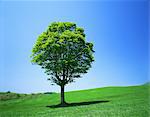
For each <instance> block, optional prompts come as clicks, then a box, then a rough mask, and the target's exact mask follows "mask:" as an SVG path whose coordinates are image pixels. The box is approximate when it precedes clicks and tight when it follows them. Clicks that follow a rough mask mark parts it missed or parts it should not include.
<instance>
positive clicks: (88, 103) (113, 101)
mask: <svg viewBox="0 0 150 117" xmlns="http://www.w3.org/2000/svg"><path fill="white" fill-rule="evenodd" d="M149 88H150V84H145V85H141V86H129V87H104V88H96V89H90V90H80V91H72V92H66V93H65V98H66V101H67V102H68V103H70V105H69V106H68V107H57V106H54V105H57V104H59V101H60V100H59V94H57V93H53V94H28V95H25V94H15V93H9V92H8V93H0V117H150V115H149V113H148V112H149V110H150V102H149V100H150V98H149V96H148V93H149V92H150V90H149Z"/></svg>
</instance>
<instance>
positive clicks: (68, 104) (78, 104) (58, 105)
mask: <svg viewBox="0 0 150 117" xmlns="http://www.w3.org/2000/svg"><path fill="white" fill-rule="evenodd" d="M106 102H110V101H108V100H101V101H89V102H77V103H66V104H65V105H61V104H57V105H50V106H46V107H49V108H61V107H72V106H83V105H91V104H97V103H106Z"/></svg>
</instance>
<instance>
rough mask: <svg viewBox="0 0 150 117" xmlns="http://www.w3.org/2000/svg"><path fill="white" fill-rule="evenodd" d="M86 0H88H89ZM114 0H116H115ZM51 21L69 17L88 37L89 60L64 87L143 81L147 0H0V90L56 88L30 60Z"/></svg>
mask: <svg viewBox="0 0 150 117" xmlns="http://www.w3.org/2000/svg"><path fill="white" fill-rule="evenodd" d="M91 1H92V0H91ZM118 1H119V0H118ZM53 21H71V22H75V23H76V24H77V25H78V26H80V27H83V28H84V29H85V33H86V38H87V41H92V42H94V48H95V51H96V52H95V62H94V63H93V65H92V66H93V67H92V68H91V69H90V70H89V72H88V73H87V74H85V75H84V76H83V78H82V79H79V80H77V81H76V83H72V84H69V85H68V86H67V87H66V91H69V90H78V89H89V88H95V87H103V86H125V85H139V84H143V83H145V82H147V81H148V2H146V0H137V1H136V0H127V1H124V2H121V1H120V2H117V1H116V2H115V1H111V2H110V1H107V2H102V1H101V2H98V1H95V2H90V1H82V2H81V1H78V2H77V1H76V2H75V1H74V2H67V1H66V2H65V1H63V2H60V1H57V2H52V1H51V2H50V1H49V2H34V1H32V2H30V1H28V2H11V1H6V2H4V1H3V2H1V3H0V36H1V37H0V91H8V90H10V91H13V92H21V93H31V92H44V91H57V92H58V91H59V87H58V86H51V85H50V82H49V81H47V76H46V75H45V74H44V71H43V70H42V69H41V68H40V67H39V66H37V65H32V64H31V62H30V54H31V49H32V47H33V44H34V43H35V41H36V39H37V37H38V35H39V34H40V33H42V32H43V31H44V30H45V29H46V28H47V26H48V25H49V24H50V23H51V22H53Z"/></svg>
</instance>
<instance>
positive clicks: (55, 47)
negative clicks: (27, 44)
mask: <svg viewBox="0 0 150 117" xmlns="http://www.w3.org/2000/svg"><path fill="white" fill-rule="evenodd" d="M93 53H94V50H93V44H92V43H89V42H86V40H85V34H84V29H83V28H80V27H77V26H76V24H75V23H71V22H53V23H51V25H49V26H48V29H47V30H46V31H45V32H43V33H42V34H41V35H39V37H38V38H37V41H36V43H35V45H34V47H33V49H32V55H31V58H32V60H31V62H32V63H34V64H38V65H40V66H41V67H42V68H43V69H45V73H46V74H47V75H48V76H49V78H48V80H50V81H51V82H52V83H55V84H56V85H59V86H60V87H61V105H64V104H66V102H65V99H64V87H65V85H66V84H68V83H71V82H74V80H75V79H76V78H80V77H81V75H82V74H84V73H87V71H88V70H89V68H90V67H91V63H92V62H93V61H94V57H93Z"/></svg>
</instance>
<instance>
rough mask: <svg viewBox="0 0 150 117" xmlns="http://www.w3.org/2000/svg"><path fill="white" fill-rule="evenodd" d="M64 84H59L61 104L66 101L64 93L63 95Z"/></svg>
mask: <svg viewBox="0 0 150 117" xmlns="http://www.w3.org/2000/svg"><path fill="white" fill-rule="evenodd" d="M64 88H65V87H64V85H63V86H61V105H65V104H66V102H65V95H64Z"/></svg>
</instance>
